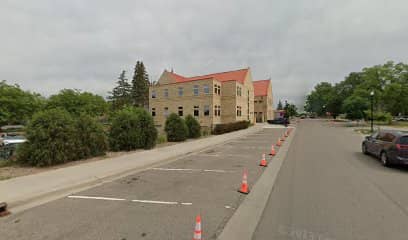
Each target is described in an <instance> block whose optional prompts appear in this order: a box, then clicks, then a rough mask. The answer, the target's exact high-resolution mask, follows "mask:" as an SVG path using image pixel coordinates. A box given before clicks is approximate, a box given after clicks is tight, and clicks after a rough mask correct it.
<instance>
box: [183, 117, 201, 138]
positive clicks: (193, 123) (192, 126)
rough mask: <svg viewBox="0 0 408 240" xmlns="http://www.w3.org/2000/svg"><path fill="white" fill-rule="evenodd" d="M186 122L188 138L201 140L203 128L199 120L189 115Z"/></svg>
mask: <svg viewBox="0 0 408 240" xmlns="http://www.w3.org/2000/svg"><path fill="white" fill-rule="evenodd" d="M185 121H186V125H187V128H188V137H189V138H199V137H200V136H201V126H200V123H199V122H198V121H197V119H195V118H194V117H193V116H191V115H190V114H189V115H187V116H186V120H185Z"/></svg>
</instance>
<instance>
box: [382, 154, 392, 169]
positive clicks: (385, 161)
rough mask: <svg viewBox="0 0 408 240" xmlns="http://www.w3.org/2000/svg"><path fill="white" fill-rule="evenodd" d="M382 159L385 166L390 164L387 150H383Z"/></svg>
mask: <svg viewBox="0 0 408 240" xmlns="http://www.w3.org/2000/svg"><path fill="white" fill-rule="evenodd" d="M380 160H381V163H382V165H383V166H386V167H388V166H390V163H389V161H388V157H387V153H386V152H381V154H380Z"/></svg>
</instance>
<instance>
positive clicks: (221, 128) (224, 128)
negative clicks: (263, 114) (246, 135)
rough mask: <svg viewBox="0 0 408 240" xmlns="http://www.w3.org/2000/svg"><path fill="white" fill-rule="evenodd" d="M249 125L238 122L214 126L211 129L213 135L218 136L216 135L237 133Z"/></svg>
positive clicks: (246, 122) (244, 122)
mask: <svg viewBox="0 0 408 240" xmlns="http://www.w3.org/2000/svg"><path fill="white" fill-rule="evenodd" d="M249 124H250V122H249V121H238V122H232V123H223V124H217V125H215V127H214V129H213V134H215V135H218V134H223V133H228V132H233V131H237V130H240V129H245V128H248V127H249Z"/></svg>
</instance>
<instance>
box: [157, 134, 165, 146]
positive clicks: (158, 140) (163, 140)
mask: <svg viewBox="0 0 408 240" xmlns="http://www.w3.org/2000/svg"><path fill="white" fill-rule="evenodd" d="M166 142H167V137H166V135H159V136H158V137H157V144H161V143H166Z"/></svg>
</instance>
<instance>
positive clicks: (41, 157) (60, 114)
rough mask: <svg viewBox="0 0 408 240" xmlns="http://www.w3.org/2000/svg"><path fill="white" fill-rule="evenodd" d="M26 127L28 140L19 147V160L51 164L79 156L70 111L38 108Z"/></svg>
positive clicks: (38, 164)
mask: <svg viewBox="0 0 408 240" xmlns="http://www.w3.org/2000/svg"><path fill="white" fill-rule="evenodd" d="M26 130H27V132H26V136H27V140H28V142H26V143H24V144H23V145H22V146H21V148H19V149H18V151H17V160H18V161H19V162H21V163H23V164H29V165H34V166H49V165H54V164H59V163H65V162H68V161H73V160H77V159H79V157H80V154H78V144H79V141H78V137H77V136H78V135H77V133H76V130H75V121H74V120H73V119H72V117H71V115H70V114H69V113H68V112H67V111H65V110H62V109H49V110H45V111H40V112H37V113H36V114H34V116H33V118H32V121H31V122H30V123H29V125H28V126H27V129H26Z"/></svg>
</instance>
